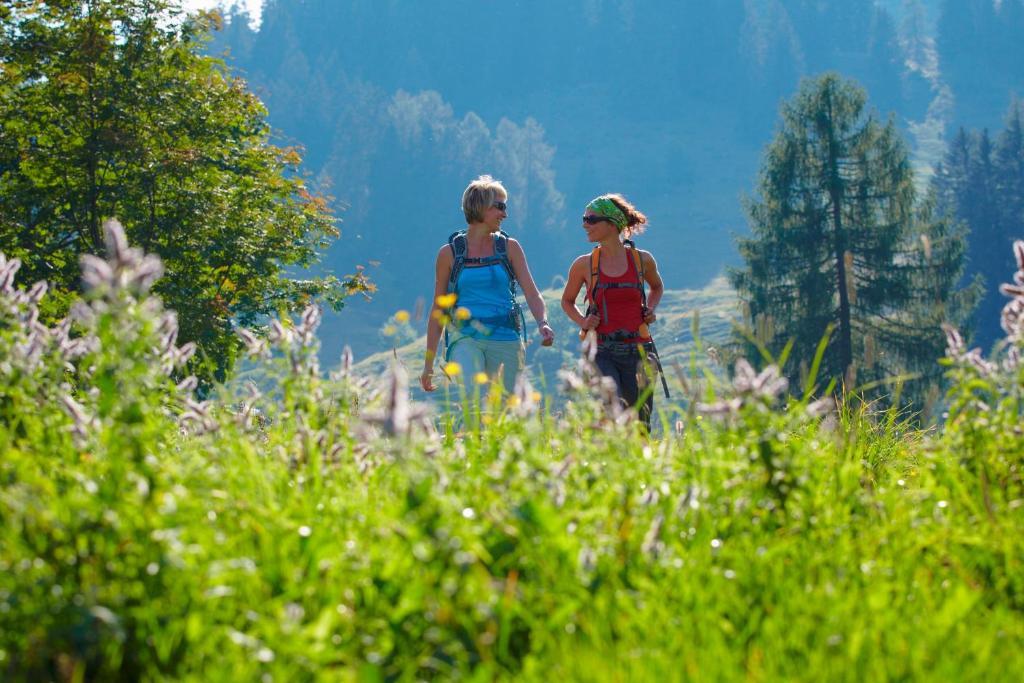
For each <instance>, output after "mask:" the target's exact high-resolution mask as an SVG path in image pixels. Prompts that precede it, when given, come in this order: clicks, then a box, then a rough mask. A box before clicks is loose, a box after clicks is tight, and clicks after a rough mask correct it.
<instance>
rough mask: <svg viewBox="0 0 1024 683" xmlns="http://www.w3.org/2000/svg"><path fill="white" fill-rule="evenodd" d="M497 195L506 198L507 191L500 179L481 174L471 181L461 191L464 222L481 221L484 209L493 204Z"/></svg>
mask: <svg viewBox="0 0 1024 683" xmlns="http://www.w3.org/2000/svg"><path fill="white" fill-rule="evenodd" d="M498 197H505V198H506V199H507V198H508V191H507V190H506V189H505V186H504V185H502V184H501V181H500V180H495V179H494V178H492V177H491V176H489V175H482V176H480V177H479V178H477V179H476V180H474V181H472V182H471V183H470V184H469V186H468V187H466V191H465V192H463V193H462V213H463V214H465V216H466V222H467V223H475V222H477V221H482V220H483V219H484V211H486V210H487V209H488V208H489V207H490V206H491V205H492V204H494V202H495V200H497V198H498Z"/></svg>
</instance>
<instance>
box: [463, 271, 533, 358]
mask: <svg viewBox="0 0 1024 683" xmlns="http://www.w3.org/2000/svg"><path fill="white" fill-rule="evenodd" d="M509 284H510V283H509V279H508V271H506V270H505V267H504V266H502V265H501V264H500V263H494V264H491V265H489V266H466V267H465V268H463V269H462V272H460V273H459V279H458V281H457V282H456V283H455V293H456V294H457V295H458V297H459V298H458V301H457V303H456V306H461V307H465V308H468V309H469V312H470V314H471V315H472V316H473V317H472V318H471V319H470V320H468V321H456V322H457V323H459V325H458V330H459V332H460V333H462V334H464V335H466V336H467V337H475V338H478V339H491V340H493V341H516V340H517V339H519V333H518V332H516V330H515V328H513V327H512V326H511V313H512V295H511V292H510V291H509Z"/></svg>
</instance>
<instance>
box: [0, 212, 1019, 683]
mask: <svg viewBox="0 0 1024 683" xmlns="http://www.w3.org/2000/svg"><path fill="white" fill-rule="evenodd" d="M107 230H108V252H109V256H108V257H107V258H106V259H105V260H103V259H99V258H95V257H91V258H87V259H85V260H84V261H83V281H84V282H85V284H86V287H87V293H86V294H85V297H84V301H83V302H82V303H81V304H79V305H78V306H76V308H75V309H74V311H73V314H72V316H71V318H69V320H67V321H65V322H63V323H61V324H59V325H56V326H45V325H42V324H40V323H39V321H38V320H39V316H38V307H39V304H40V302H41V301H42V300H43V298H44V297H45V295H46V287H45V285H42V284H37V285H28V286H22V285H20V284H18V283H16V281H15V277H16V272H17V269H18V264H17V261H15V260H10V261H9V260H7V259H6V258H0V415H2V420H0V454H2V455H0V498H2V505H0V677H2V678H3V679H4V680H10V681H22V680H26V681H28V680H31V681H36V680H58V681H83V680H169V679H173V680H193V681H217V680H245V681H248V680H257V681H258V680H263V681H271V680H277V681H303V680H352V681H384V680H388V681H391V680H397V681H405V680H409V681H412V680H453V679H454V680H475V681H490V680H538V681H539V680H552V679H561V680H567V681H569V680H580V681H583V680H586V681H622V680H659V681H660V680H700V681H714V680H736V679H747V680H754V681H760V680H766V681H767V680H850V681H875V680H894V679H898V680H986V681H992V680H1017V679H1018V677H1019V673H1020V672H1021V671H1024V647H1022V646H1024V618H1022V610H1024V567H1022V558H1024V534H1022V533H1021V532H1022V531H1024V482H1022V473H1021V466H1022V463H1024V430H1022V420H1021V413H1022V404H1021V396H1022V391H1024V367H1022V366H1021V364H1020V362H1019V356H1020V351H1021V349H1022V347H1024V323H1022V320H1024V243H1018V245H1017V258H1018V264H1019V266H1020V269H1021V270H1020V271H1018V273H1017V274H1016V276H1015V277H1016V285H1010V286H1008V287H1007V290H1006V291H1007V293H1008V294H1010V296H1011V297H1013V300H1012V301H1011V305H1010V307H1009V308H1008V311H1009V312H1008V313H1004V327H1005V328H1006V331H1007V338H1006V339H1005V340H1004V341H1003V342H1002V343H1001V345H1000V347H999V348H998V349H997V350H996V352H995V354H994V356H993V357H990V358H986V357H984V356H982V355H981V354H980V353H979V352H977V351H971V350H968V349H966V348H964V346H963V342H962V340H961V339H960V337H959V335H958V334H957V333H956V331H954V330H949V331H948V332H947V335H948V339H949V351H948V357H947V358H946V359H945V361H944V362H945V363H946V365H947V369H948V390H947V393H946V395H945V399H944V405H945V409H946V412H945V415H944V416H943V420H942V421H941V423H940V424H939V425H938V426H933V427H928V428H921V427H917V426H915V423H914V421H913V420H912V419H911V417H912V416H909V415H906V414H900V413H897V412H894V411H887V410H884V409H882V408H881V407H880V406H879V405H877V404H864V403H860V402H858V401H857V399H856V397H855V396H852V397H847V399H846V400H843V401H838V402H837V401H835V400H833V399H831V398H830V397H828V395H827V394H826V397H825V398H820V397H818V396H816V395H814V393H815V392H812V391H794V388H792V387H787V386H786V385H785V382H784V381H783V380H781V379H780V378H779V374H778V371H777V369H776V368H774V367H772V366H769V367H767V368H766V369H764V370H763V371H761V372H755V371H754V370H753V369H751V368H750V367H749V366H747V365H746V364H744V363H743V362H740V363H738V364H737V366H736V368H735V370H734V372H733V373H732V377H731V378H728V379H727V378H725V375H724V373H721V372H719V371H716V370H714V369H713V368H711V367H709V365H708V363H707V362H706V360H705V356H706V354H704V353H703V352H702V349H701V346H700V343H699V340H697V341H696V342H695V344H694V348H693V351H692V353H691V354H690V358H689V359H688V361H687V362H686V363H683V364H681V365H680V367H681V370H680V373H681V376H680V378H678V381H679V386H680V387H682V390H681V392H680V393H679V394H678V395H677V396H676V397H674V399H673V402H671V403H670V404H666V403H665V402H664V401H663V402H662V406H663V407H664V408H665V412H664V413H663V424H662V425H661V426H660V428H659V430H658V431H657V435H656V436H655V437H654V438H645V437H643V436H641V435H640V434H639V432H638V430H637V427H636V424H635V421H634V420H633V419H632V415H631V413H629V412H628V411H626V412H624V411H623V410H622V409H621V408H619V406H618V405H617V404H616V402H615V401H614V400H613V396H612V395H611V394H610V393H609V388H608V386H607V384H605V383H603V382H602V380H601V379H600V378H599V377H597V376H596V374H595V373H594V370H593V368H592V367H591V366H590V365H589V363H588V362H587V360H586V358H580V359H578V360H574V361H573V363H572V364H570V365H569V366H567V367H565V368H563V370H562V372H561V373H560V376H559V384H560V386H558V387H555V386H550V387H546V388H545V391H544V392H543V393H541V392H537V391H536V390H535V389H534V387H532V386H530V385H529V384H528V383H527V382H521V383H520V385H519V386H518V387H517V390H516V392H515V394H514V395H512V396H508V397H500V396H498V395H496V394H492V393H491V391H490V387H489V385H479V386H478V390H477V391H476V392H474V395H473V396H469V397H466V405H467V408H468V410H467V412H466V414H465V417H464V419H463V420H462V421H461V422H460V427H459V431H455V430H453V429H452V428H451V426H450V423H446V421H445V420H444V419H442V417H443V416H438V415H436V414H435V413H434V412H432V411H433V410H434V408H433V407H431V406H426V405H424V404H422V403H419V402H413V401H411V400H410V399H409V388H408V379H407V376H406V373H405V371H404V370H403V368H402V365H401V364H399V363H393V364H391V365H390V367H389V368H388V369H387V370H386V371H384V372H381V373H375V374H366V375H364V374H361V373H360V372H358V371H357V369H356V368H355V366H354V365H353V363H352V359H351V356H350V355H348V354H344V355H343V357H342V359H341V363H340V365H339V366H338V367H336V368H331V369H330V370H329V371H328V372H326V373H324V372H322V371H321V368H320V367H319V361H318V356H317V345H318V342H317V338H316V329H317V325H318V323H319V313H318V311H317V309H315V308H310V309H308V310H307V311H306V313H305V314H304V315H303V316H302V317H301V318H299V319H297V320H294V321H291V320H281V321H275V322H272V323H271V324H270V325H268V327H267V329H266V330H265V334H262V335H256V334H253V333H250V332H248V331H243V332H242V334H241V336H242V338H243V341H244V343H245V346H246V349H247V350H248V352H249V353H250V355H251V356H252V358H253V361H252V362H253V363H255V364H257V365H258V367H259V368H260V377H261V378H262V379H261V386H259V387H256V386H254V385H251V386H248V387H245V386H244V385H240V387H239V388H232V387H219V388H215V390H214V391H213V392H212V393H210V394H209V395H208V396H206V397H200V396H199V395H197V393H196V389H197V383H196V381H195V380H194V378H191V377H188V376H185V372H184V371H183V370H182V368H185V367H187V363H188V361H189V359H190V357H191V355H192V354H193V353H194V352H195V347H194V346H193V345H190V344H185V345H182V346H178V345H177V341H176V332H177V323H176V317H175V315H174V314H173V313H172V312H169V311H166V310H164V309H163V307H162V305H161V303H160V302H159V300H158V299H156V298H155V297H153V296H151V295H149V293H148V290H149V287H150V285H151V284H152V282H153V281H154V280H155V279H156V278H157V277H159V276H160V274H161V267H160V263H159V261H158V260H157V259H155V258H154V257H151V256H147V255H145V254H143V253H142V252H140V251H139V250H137V249H134V248H131V247H129V246H128V245H127V244H126V243H125V241H124V238H123V234H121V233H120V232H119V230H118V229H117V227H116V226H108V228H107ZM812 374H813V373H812ZM822 384H824V383H822ZM232 386H234V385H232ZM818 388H819V389H822V388H823V387H818ZM554 392H561V397H562V398H561V399H560V403H559V405H558V407H557V408H556V407H554V405H553V401H552V399H551V398H550V394H552V393H554Z"/></svg>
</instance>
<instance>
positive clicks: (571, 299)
mask: <svg viewBox="0 0 1024 683" xmlns="http://www.w3.org/2000/svg"><path fill="white" fill-rule="evenodd" d="M589 262H590V256H589V255H583V256H580V257H579V258H577V259H576V260H575V261H573V262H572V265H571V266H569V277H568V278H566V280H565V288H564V289H563V290H562V310H563V311H565V314H566V315H567V316H569V319H570V320H572V321H573V322H574V323H576V324H577V325H579V326H580V328H582V329H584V330H592V329H594V328H595V327H597V326H598V325H599V324H600V323H601V319H600V318H599V317H598V316H596V315H584V314H583V313H581V312H580V310H579V309H578V308H576V297H578V296H579V294H580V290H581V289H583V287H584V285H585V284H586V282H587V268H588V267H589Z"/></svg>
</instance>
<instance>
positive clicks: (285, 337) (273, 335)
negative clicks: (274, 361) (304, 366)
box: [267, 320, 293, 346]
mask: <svg viewBox="0 0 1024 683" xmlns="http://www.w3.org/2000/svg"><path fill="white" fill-rule="evenodd" d="M292 338H293V335H292V331H291V330H290V329H288V328H287V327H285V326H284V325H282V324H281V321H280V320H272V321H270V332H269V333H268V334H267V339H269V340H270V343H271V344H275V345H278V346H290V345H291V342H292Z"/></svg>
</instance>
